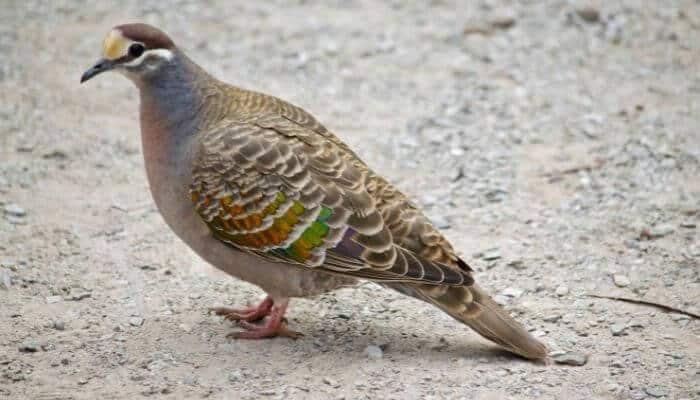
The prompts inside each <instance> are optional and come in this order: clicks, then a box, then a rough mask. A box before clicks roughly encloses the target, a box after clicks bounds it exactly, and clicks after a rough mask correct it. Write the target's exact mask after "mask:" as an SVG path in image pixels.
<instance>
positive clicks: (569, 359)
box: [552, 352, 588, 367]
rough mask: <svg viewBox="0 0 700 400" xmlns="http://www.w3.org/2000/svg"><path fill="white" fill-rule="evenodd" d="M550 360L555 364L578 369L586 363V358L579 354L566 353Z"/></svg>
mask: <svg viewBox="0 0 700 400" xmlns="http://www.w3.org/2000/svg"><path fill="white" fill-rule="evenodd" d="M552 360H554V362H555V363H557V364H563V365H573V366H577V367H580V366H582V365H586V363H587V362H588V356H587V355H585V354H583V353H579V352H567V353H564V354H557V355H554V356H552Z"/></svg>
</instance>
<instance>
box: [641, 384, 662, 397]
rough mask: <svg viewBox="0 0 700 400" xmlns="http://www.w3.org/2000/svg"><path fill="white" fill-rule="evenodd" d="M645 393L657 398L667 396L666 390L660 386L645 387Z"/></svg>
mask: <svg viewBox="0 0 700 400" xmlns="http://www.w3.org/2000/svg"><path fill="white" fill-rule="evenodd" d="M644 393H646V394H648V395H649V396H651V397H655V398H659V397H664V396H666V391H665V390H663V389H662V388H660V387H658V386H651V387H645V388H644Z"/></svg>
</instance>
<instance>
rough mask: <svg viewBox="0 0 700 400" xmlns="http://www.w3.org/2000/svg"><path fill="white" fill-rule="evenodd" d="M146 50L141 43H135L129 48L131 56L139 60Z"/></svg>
mask: <svg viewBox="0 0 700 400" xmlns="http://www.w3.org/2000/svg"><path fill="white" fill-rule="evenodd" d="M144 50H146V49H145V48H144V47H143V45H142V44H141V43H134V44H132V45H131V46H129V56H131V57H134V58H139V57H141V54H143V52H144Z"/></svg>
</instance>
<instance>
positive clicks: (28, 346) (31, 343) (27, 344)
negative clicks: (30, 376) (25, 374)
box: [19, 339, 41, 353]
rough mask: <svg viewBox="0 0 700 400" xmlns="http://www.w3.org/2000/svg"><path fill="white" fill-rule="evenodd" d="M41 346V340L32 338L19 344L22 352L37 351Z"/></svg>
mask: <svg viewBox="0 0 700 400" xmlns="http://www.w3.org/2000/svg"><path fill="white" fill-rule="evenodd" d="M40 348H41V346H40V345H39V342H37V341H36V340H31V339H28V340H25V341H24V342H22V343H21V344H20V345H19V351H21V352H22V353H36V352H37V351H39V349H40Z"/></svg>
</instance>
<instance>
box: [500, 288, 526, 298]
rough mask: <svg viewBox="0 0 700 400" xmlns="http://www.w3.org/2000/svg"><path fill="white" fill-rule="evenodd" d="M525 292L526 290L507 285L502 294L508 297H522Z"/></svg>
mask: <svg viewBox="0 0 700 400" xmlns="http://www.w3.org/2000/svg"><path fill="white" fill-rule="evenodd" d="M523 293H525V291H524V290H522V289H519V288H514V287H507V288H505V290H503V292H502V294H503V295H504V296H508V297H520V296H522V295H523Z"/></svg>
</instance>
